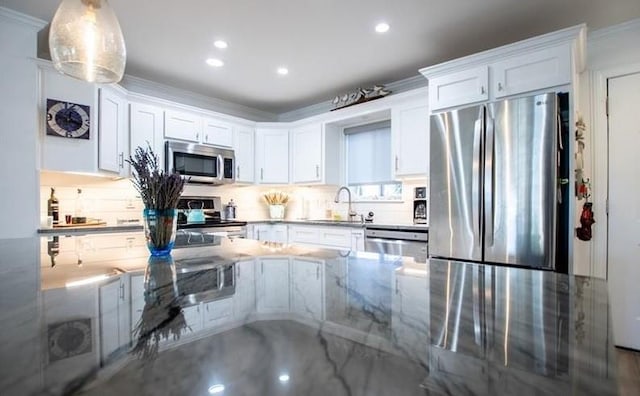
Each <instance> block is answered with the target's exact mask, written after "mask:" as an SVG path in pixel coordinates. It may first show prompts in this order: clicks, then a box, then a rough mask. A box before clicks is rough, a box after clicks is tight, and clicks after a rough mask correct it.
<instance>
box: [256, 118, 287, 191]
mask: <svg viewBox="0 0 640 396" xmlns="http://www.w3.org/2000/svg"><path fill="white" fill-rule="evenodd" d="M256 151H257V153H256V161H257V162H258V166H257V171H258V175H257V178H258V183H264V184H287V183H289V131H287V130H282V129H263V130H258V131H257V132H256Z"/></svg>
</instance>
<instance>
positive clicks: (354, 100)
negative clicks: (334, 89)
mask: <svg viewBox="0 0 640 396" xmlns="http://www.w3.org/2000/svg"><path fill="white" fill-rule="evenodd" d="M390 93H391V91H388V90H386V89H385V88H384V85H374V86H373V87H372V88H358V89H357V90H355V91H354V92H351V93H347V94H344V95H338V96H336V97H335V98H333V100H332V101H331V103H333V105H334V106H335V107H334V108H333V109H331V111H333V110H338V109H342V108H345V107H349V106H353V105H356V104H360V103H364V102H369V101H371V100H375V99H380V98H384V97H385V96H387V95H389V94H390Z"/></svg>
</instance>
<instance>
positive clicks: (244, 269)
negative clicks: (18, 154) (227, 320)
mask: <svg viewBox="0 0 640 396" xmlns="http://www.w3.org/2000/svg"><path fill="white" fill-rule="evenodd" d="M255 309H256V289H255V261H253V260H249V261H239V262H237V263H236V293H235V294H234V295H233V316H234V319H236V320H243V319H245V318H246V317H247V316H248V315H250V314H252V313H253V312H254V311H255Z"/></svg>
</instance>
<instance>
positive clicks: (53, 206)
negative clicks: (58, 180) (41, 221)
mask: <svg viewBox="0 0 640 396" xmlns="http://www.w3.org/2000/svg"><path fill="white" fill-rule="evenodd" d="M55 192H56V190H55V189H54V188H53V187H52V188H51V196H50V197H49V200H48V201H47V216H51V217H53V225H54V226H55V225H58V224H59V220H58V219H59V217H60V205H59V202H58V198H56V196H55Z"/></svg>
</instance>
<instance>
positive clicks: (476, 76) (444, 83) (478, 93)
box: [429, 66, 489, 111]
mask: <svg viewBox="0 0 640 396" xmlns="http://www.w3.org/2000/svg"><path fill="white" fill-rule="evenodd" d="M488 99H489V68H488V67H487V66H479V67H474V68H472V69H468V70H463V71H460V72H456V73H451V74H446V75H443V76H440V77H434V78H431V79H429V105H430V107H431V110H432V111H435V110H438V109H444V108H447V107H453V106H460V105H464V104H469V103H475V102H483V101H485V100H488Z"/></svg>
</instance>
